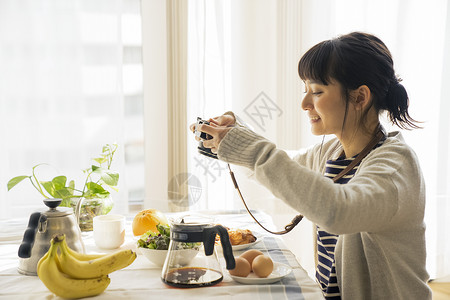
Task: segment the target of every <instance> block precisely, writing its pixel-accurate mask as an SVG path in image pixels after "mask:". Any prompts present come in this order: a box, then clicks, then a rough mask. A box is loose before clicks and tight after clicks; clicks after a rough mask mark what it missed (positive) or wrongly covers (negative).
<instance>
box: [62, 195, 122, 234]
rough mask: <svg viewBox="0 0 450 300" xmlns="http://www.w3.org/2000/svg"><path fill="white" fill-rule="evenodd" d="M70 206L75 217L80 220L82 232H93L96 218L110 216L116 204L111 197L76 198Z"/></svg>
mask: <svg viewBox="0 0 450 300" xmlns="http://www.w3.org/2000/svg"><path fill="white" fill-rule="evenodd" d="M70 206H71V207H72V208H73V210H74V213H75V217H77V218H78V225H79V226H80V229H81V231H92V230H93V219H94V217H95V216H100V215H106V214H108V213H109V212H110V211H111V209H112V207H113V206H114V202H113V200H112V199H111V197H106V198H89V199H86V198H75V199H72V201H71V203H70Z"/></svg>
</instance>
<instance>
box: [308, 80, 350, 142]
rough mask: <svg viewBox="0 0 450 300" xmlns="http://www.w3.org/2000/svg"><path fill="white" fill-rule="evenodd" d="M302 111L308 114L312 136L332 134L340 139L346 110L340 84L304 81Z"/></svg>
mask: <svg viewBox="0 0 450 300" xmlns="http://www.w3.org/2000/svg"><path fill="white" fill-rule="evenodd" d="M302 109H303V110H305V111H307V113H308V117H309V119H310V122H311V132H312V133H313V134H314V135H324V134H334V135H336V136H337V137H338V138H340V135H341V133H342V129H343V127H342V125H343V122H344V116H345V110H346V108H345V99H344V97H343V96H342V88H341V85H340V84H338V83H337V82H336V81H332V82H331V83H329V84H328V85H324V84H323V83H321V82H317V81H312V80H306V81H305V96H304V98H303V101H302ZM349 117H350V116H347V119H348V118H349ZM346 123H348V122H346Z"/></svg>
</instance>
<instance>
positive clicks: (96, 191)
mask: <svg viewBox="0 0 450 300" xmlns="http://www.w3.org/2000/svg"><path fill="white" fill-rule="evenodd" d="M86 188H87V191H86V192H85V193H84V195H83V196H84V197H85V198H95V197H98V198H105V197H107V196H109V192H108V191H107V190H105V189H104V188H103V187H102V186H101V185H99V184H97V183H95V182H88V183H87V184H86Z"/></svg>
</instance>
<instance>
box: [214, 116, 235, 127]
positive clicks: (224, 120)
mask: <svg viewBox="0 0 450 300" xmlns="http://www.w3.org/2000/svg"><path fill="white" fill-rule="evenodd" d="M208 121H209V122H210V123H211V124H215V125H217V126H234V124H235V123H236V120H235V119H234V117H233V116H232V115H221V116H218V117H215V118H211V119H209V120H208Z"/></svg>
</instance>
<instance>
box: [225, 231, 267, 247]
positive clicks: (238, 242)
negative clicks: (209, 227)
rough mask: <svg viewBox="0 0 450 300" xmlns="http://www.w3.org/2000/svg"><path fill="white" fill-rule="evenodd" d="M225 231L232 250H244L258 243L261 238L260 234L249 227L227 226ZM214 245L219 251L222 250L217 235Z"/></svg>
mask: <svg viewBox="0 0 450 300" xmlns="http://www.w3.org/2000/svg"><path fill="white" fill-rule="evenodd" d="M226 228H227V227H226ZM227 231H228V236H229V237H230V243H231V248H233V251H239V250H245V249H247V248H249V247H252V246H254V245H256V244H258V243H259V242H261V241H262V239H263V237H262V235H260V234H258V233H256V232H252V231H251V230H249V229H239V228H227ZM216 246H217V249H218V250H219V251H221V250H222V245H221V243H220V237H219V235H217V236H216Z"/></svg>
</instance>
